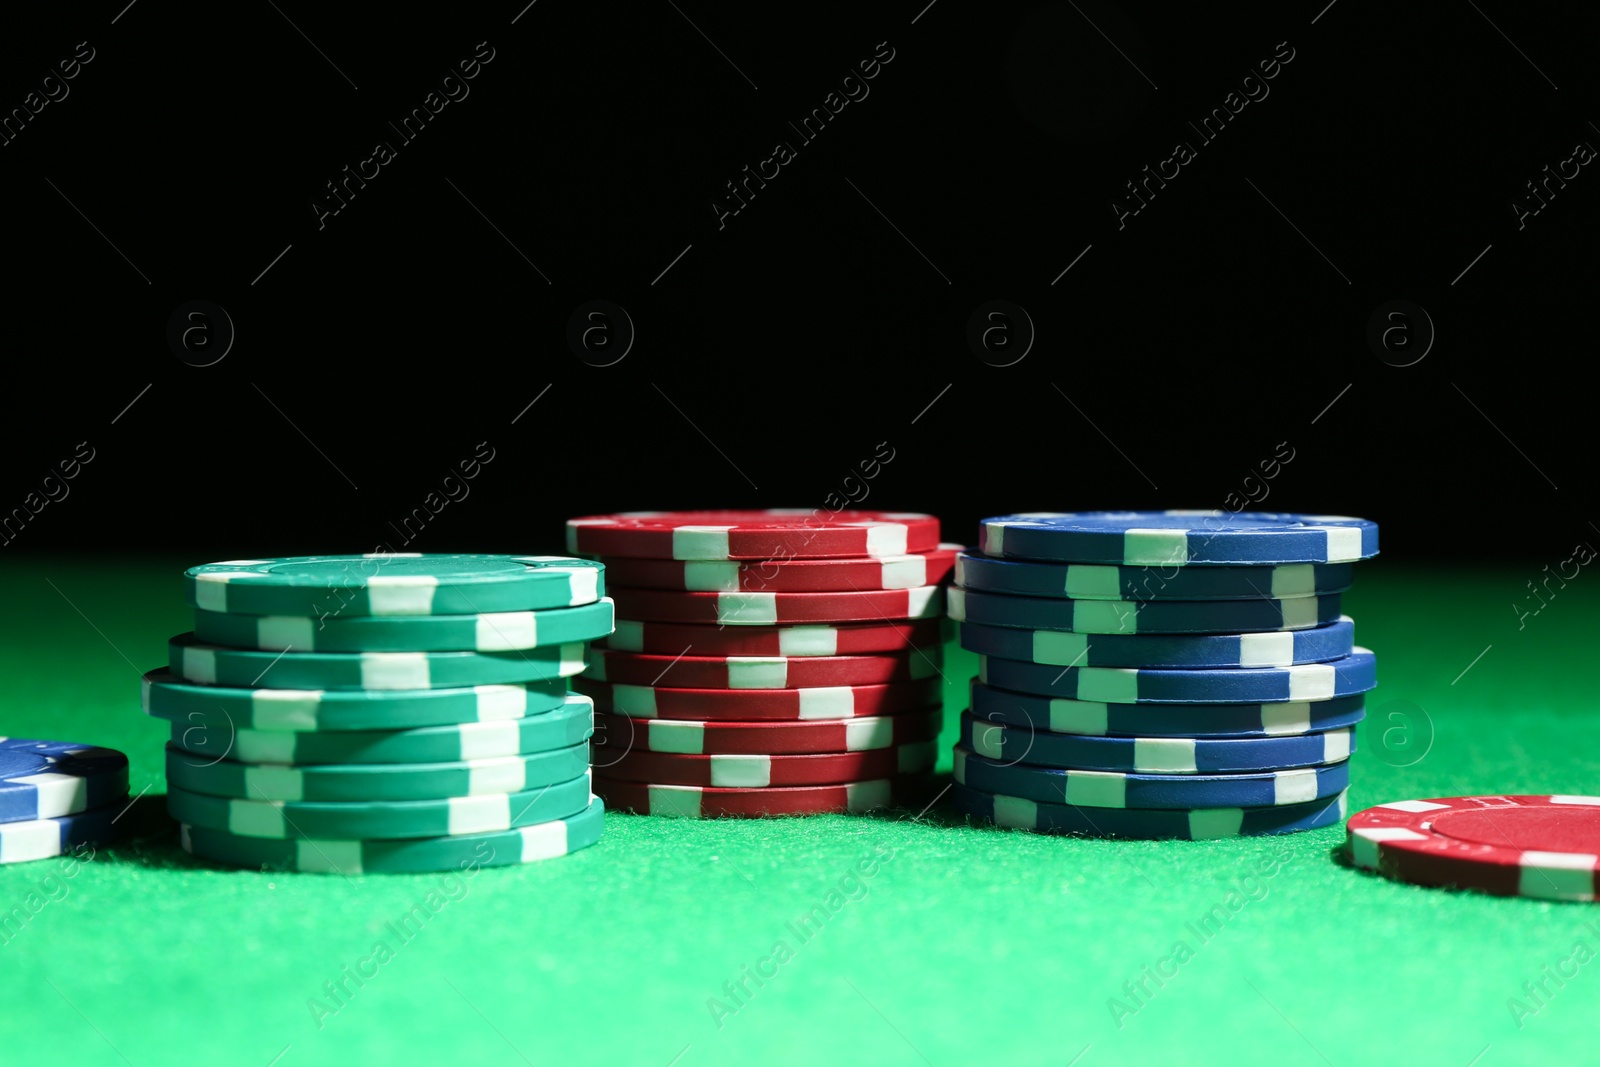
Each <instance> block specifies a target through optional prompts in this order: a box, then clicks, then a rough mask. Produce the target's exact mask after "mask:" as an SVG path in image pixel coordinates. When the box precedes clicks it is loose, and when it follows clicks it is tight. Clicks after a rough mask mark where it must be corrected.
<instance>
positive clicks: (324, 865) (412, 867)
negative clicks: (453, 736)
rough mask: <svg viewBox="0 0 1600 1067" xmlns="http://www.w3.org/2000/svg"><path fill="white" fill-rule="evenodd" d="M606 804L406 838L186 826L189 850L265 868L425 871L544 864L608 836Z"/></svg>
mask: <svg viewBox="0 0 1600 1067" xmlns="http://www.w3.org/2000/svg"><path fill="white" fill-rule="evenodd" d="M604 825H605V804H604V803H603V802H602V801H600V800H599V799H598V798H596V799H594V800H591V801H589V803H588V806H587V807H585V808H584V809H583V810H582V811H581V812H579V813H577V814H575V815H570V816H566V817H563V818H558V819H551V820H549V821H546V822H542V823H536V824H534V825H531V826H525V827H521V828H518V829H513V830H502V831H498V832H487V833H473V834H461V835H458V836H454V837H424V838H410V839H406V840H399V841H381V840H380V841H363V840H336V839H327V838H322V839H317V840H306V839H298V840H273V839H271V838H263V837H247V836H242V835H238V834H232V833H229V832H227V831H225V830H214V829H204V828H201V827H197V826H187V825H185V826H183V827H182V830H181V835H180V840H181V842H182V845H183V850H184V851H185V852H187V853H189V854H190V855H192V856H195V857H198V858H201V859H209V860H213V861H216V862H220V863H225V864H229V865H232V866H236V867H254V868H257V869H259V870H279V871H308V872H317V873H323V874H343V875H355V874H419V873H424V872H428V871H472V870H475V869H477V868H479V867H503V866H506V865H509V864H521V863H537V862H539V861H541V860H547V859H554V858H556V857H558V856H567V855H570V854H571V853H574V852H577V851H578V850H579V849H583V848H588V847H589V846H590V845H592V844H594V843H595V842H597V841H599V840H600V834H601V831H602V829H603V828H604Z"/></svg>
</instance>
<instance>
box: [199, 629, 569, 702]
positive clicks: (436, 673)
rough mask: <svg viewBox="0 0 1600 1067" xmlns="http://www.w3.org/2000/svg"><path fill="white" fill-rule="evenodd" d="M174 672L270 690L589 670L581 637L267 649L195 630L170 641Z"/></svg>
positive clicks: (509, 678)
mask: <svg viewBox="0 0 1600 1067" xmlns="http://www.w3.org/2000/svg"><path fill="white" fill-rule="evenodd" d="M167 655H168V660H169V663H170V669H171V671H172V673H173V674H176V675H177V676H178V677H180V678H182V679H184V680H185V681H189V682H197V683H199V684H201V685H230V686H246V687H250V686H259V687H262V688H266V689H382V690H389V689H440V688H446V687H452V686H471V685H513V684H515V683H518V682H536V681H547V680H549V679H552V678H567V677H571V676H572V675H574V674H577V673H579V672H581V671H582V670H583V668H584V645H583V643H582V642H573V643H571V644H565V645H551V646H549V647H548V648H529V649H519V650H517V651H514V652H298V651H296V652H263V651H259V650H256V649H244V648H223V647H222V646H220V645H207V644H204V643H202V642H200V641H198V640H196V639H195V636H194V634H179V635H178V636H177V637H174V638H173V639H172V640H170V641H168V642H167Z"/></svg>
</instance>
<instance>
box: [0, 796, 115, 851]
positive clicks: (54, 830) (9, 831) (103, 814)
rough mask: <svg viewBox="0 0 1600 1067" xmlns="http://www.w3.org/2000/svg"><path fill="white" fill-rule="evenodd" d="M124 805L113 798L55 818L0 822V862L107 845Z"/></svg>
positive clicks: (112, 836) (111, 838) (112, 838)
mask: <svg viewBox="0 0 1600 1067" xmlns="http://www.w3.org/2000/svg"><path fill="white" fill-rule="evenodd" d="M126 807H127V804H126V802H125V801H121V800H119V801H117V802H116V803H115V804H108V805H106V806H105V807H102V808H91V809H90V810H89V811H80V812H78V813H77V814H76V815H63V816H61V817H60V818H58V819H35V820H32V821H29V822H0V863H26V862H28V861H29V860H43V859H49V858H50V857H51V856H64V855H66V854H67V853H68V852H71V851H72V850H73V849H74V848H77V847H78V846H80V845H107V844H110V843H111V842H112V840H114V839H115V838H116V836H117V817H118V816H119V815H121V814H122V812H123V809H124V808H126Z"/></svg>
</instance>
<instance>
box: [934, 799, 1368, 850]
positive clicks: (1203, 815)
mask: <svg viewBox="0 0 1600 1067" xmlns="http://www.w3.org/2000/svg"><path fill="white" fill-rule="evenodd" d="M950 802H951V804H952V805H953V806H954V807H955V809H956V810H957V811H959V812H961V813H962V814H965V815H970V816H973V817H975V818H979V819H982V820H984V821H985V822H989V823H993V824H994V825H996V826H1001V827H1011V828H1015V829H1023V830H1034V831H1038V832H1040V833H1047V834H1067V835H1077V836H1084V837H1122V838H1132V839H1138V840H1151V839H1160V838H1178V839H1180V840H1185V841H1213V840H1218V839H1221V838H1228V837H1258V836H1263V835H1267V834H1292V833H1297V832H1299V831H1302V830H1316V829H1320V828H1322V827H1324V826H1333V825H1336V824H1337V823H1338V822H1339V821H1340V820H1341V819H1343V818H1344V815H1345V804H1346V800H1345V794H1344V793H1342V792H1341V793H1337V794H1335V795H1334V796H1332V797H1329V798H1325V799H1321V800H1312V801H1307V802H1305V803H1301V804H1282V805H1279V806H1277V807H1270V808H1197V809H1195V810H1192V811H1163V810H1151V809H1139V808H1086V807H1078V806H1074V805H1071V804H1048V803H1041V802H1039V801H1035V800H1027V799H1025V798H1023V797H1013V796H1003V795H998V794H995V793H985V792H982V791H980V790H977V789H969V788H968V787H966V786H962V785H953V786H951V787H950Z"/></svg>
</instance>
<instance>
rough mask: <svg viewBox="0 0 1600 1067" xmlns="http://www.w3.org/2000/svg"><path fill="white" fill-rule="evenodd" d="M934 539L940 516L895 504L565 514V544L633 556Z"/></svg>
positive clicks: (912, 544)
mask: <svg viewBox="0 0 1600 1067" xmlns="http://www.w3.org/2000/svg"><path fill="white" fill-rule="evenodd" d="M938 545H939V520H938V519H937V518H935V517H934V516H932V515H922V514H918V513H913V512H898V511H834V512H829V511H826V510H823V509H818V510H815V511H806V510H803V509H782V508H775V509H771V510H765V511H628V512H622V513H621V514H617V515H589V516H586V517H584V518H581V519H569V520H567V551H569V552H573V553H578V552H582V553H587V554H590V555H599V556H629V557H633V558H636V559H819V558H836V557H843V558H846V559H848V558H851V557H856V556H904V555H907V554H910V553H913V552H931V551H933V550H934V549H935V548H937V547H938Z"/></svg>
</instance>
